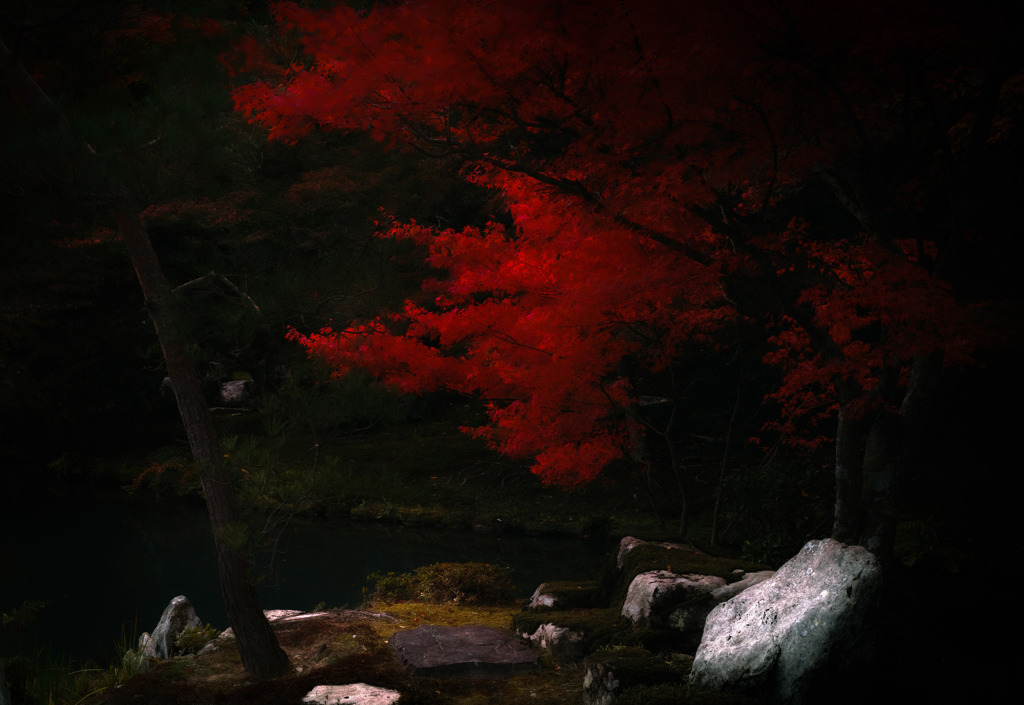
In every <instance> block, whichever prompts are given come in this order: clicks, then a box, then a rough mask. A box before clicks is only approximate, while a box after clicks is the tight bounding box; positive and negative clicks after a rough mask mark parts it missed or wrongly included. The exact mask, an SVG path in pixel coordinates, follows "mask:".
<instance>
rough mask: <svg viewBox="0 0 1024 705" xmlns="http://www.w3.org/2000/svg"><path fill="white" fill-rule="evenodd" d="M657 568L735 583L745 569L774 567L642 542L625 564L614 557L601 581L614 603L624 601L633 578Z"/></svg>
mask: <svg viewBox="0 0 1024 705" xmlns="http://www.w3.org/2000/svg"><path fill="white" fill-rule="evenodd" d="M654 570H666V571H669V572H671V573H675V574H677V575H682V574H686V573H695V574H697V575H714V576H718V577H720V578H722V579H724V580H725V581H726V582H727V583H731V582H735V581H737V580H740V579H742V578H743V575H744V573H752V572H756V571H761V570H772V568H771V566H768V565H765V564H763V563H756V562H754V561H747V560H742V559H737V558H722V557H719V556H712V555H709V554H707V553H704V552H703V551H701V550H699V549H697V548H693V547H688V546H684V545H682V544H679V545H669V546H667V545H663V544H658V543H641V544H640V545H638V546H635V547H634V548H633V549H632V550H630V551H629V552H628V553H627V554H626V555H625V557H624V558H623V561H622V567H621V568H618V566H617V565H616V564H615V559H614V558H613V560H612V563H611V565H610V566H609V567H608V568H606V569H605V572H604V574H603V576H602V581H601V582H602V588H603V590H604V591H605V592H606V593H607V594H608V595H609V602H610V604H613V605H614V604H622V601H623V600H624V599H625V598H626V592H627V591H628V590H629V585H630V583H631V582H633V578H635V577H636V576H637V575H640V574H641V573H647V572H650V571H654ZM739 571H742V572H739Z"/></svg>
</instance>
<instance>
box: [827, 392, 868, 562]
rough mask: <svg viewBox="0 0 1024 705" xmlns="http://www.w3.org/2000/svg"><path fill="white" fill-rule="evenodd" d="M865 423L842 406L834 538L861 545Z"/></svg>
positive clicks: (838, 437)
mask: <svg viewBox="0 0 1024 705" xmlns="http://www.w3.org/2000/svg"><path fill="white" fill-rule="evenodd" d="M863 426H864V424H863V421H861V420H859V419H855V418H853V417H852V416H851V415H850V413H849V412H848V411H847V409H846V408H845V405H841V406H840V407H839V424H838V427H837V428H836V508H835V523H834V524H833V525H832V538H834V539H835V540H836V541H842V542H843V543H857V540H858V538H859V537H860V528H861V510H862V507H861V501H862V496H861V487H862V484H863V461H864V428H863Z"/></svg>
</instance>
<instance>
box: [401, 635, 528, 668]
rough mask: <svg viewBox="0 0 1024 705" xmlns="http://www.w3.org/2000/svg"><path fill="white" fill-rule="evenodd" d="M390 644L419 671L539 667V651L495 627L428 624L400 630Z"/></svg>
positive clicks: (410, 665)
mask: <svg viewBox="0 0 1024 705" xmlns="http://www.w3.org/2000/svg"><path fill="white" fill-rule="evenodd" d="M390 646H391V649H392V651H394V652H395V655H396V656H397V657H398V659H399V660H400V661H402V662H403V663H404V664H405V665H406V666H407V667H408V668H409V669H410V670H411V671H412V672H413V674H415V675H420V676H431V677H434V678H507V677H509V676H512V675H515V674H517V673H522V672H524V671H532V670H534V669H536V668H537V653H536V652H535V651H534V650H533V649H531V648H530V647H529V646H527V645H526V644H524V643H523V642H522V641H521V640H520V639H519V638H518V637H517V636H515V635H514V634H512V633H510V632H506V631H502V630H500V629H493V628H492V627H483V626H467V627H439V626H435V625H428V626H425V627H419V628H418V629H409V630H406V631H402V632H398V633H396V634H395V635H394V636H393V637H391V642H390Z"/></svg>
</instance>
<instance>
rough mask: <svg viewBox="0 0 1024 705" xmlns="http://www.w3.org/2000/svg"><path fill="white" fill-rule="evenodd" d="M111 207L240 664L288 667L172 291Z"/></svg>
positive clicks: (142, 235)
mask: <svg viewBox="0 0 1024 705" xmlns="http://www.w3.org/2000/svg"><path fill="white" fill-rule="evenodd" d="M113 212H114V217H115V218H116V220H117V224H118V228H119V230H120V232H121V236H122V237H123V238H124V241H125V244H126V245H127V247H128V252H129V255H130V256H131V260H132V264H133V266H134V267H135V273H136V274H137V276H138V279H139V285H140V286H141V287H142V293H143V295H144V297H145V300H146V308H147V310H148V311H149V315H150V318H151V319H152V320H153V326H154V327H155V328H156V333H157V337H158V338H159V340H160V347H161V349H162V350H163V355H164V360H165V362H166V363H167V374H168V376H169V377H170V379H171V387H172V388H173V389H174V395H175V397H176V399H177V401H178V410H179V412H180V413H181V420H182V423H184V425H185V432H186V433H187V434H188V440H189V444H190V446H191V448H192V455H193V457H194V458H195V462H196V465H197V467H198V469H199V477H200V480H201V482H202V486H203V492H204V494H205V495H206V507H207V511H208V513H209V516H210V526H211V528H212V529H213V538H214V543H215V545H216V552H217V569H218V572H219V575H220V586H221V593H222V595H223V598H224V604H225V607H226V610H227V615H228V621H229V622H230V624H231V628H232V629H233V630H234V632H235V640H236V642H237V644H238V650H239V653H240V654H241V657H242V665H243V666H244V667H245V670H247V671H249V672H250V673H252V674H253V675H256V676H259V677H261V678H276V677H278V676H281V675H284V674H285V673H287V672H288V671H289V670H290V664H289V662H288V656H287V654H285V652H284V650H283V649H281V646H280V645H279V644H278V642H277V637H276V636H275V634H274V632H273V630H272V629H271V628H270V624H269V622H268V621H267V618H266V617H265V616H264V614H263V610H262V609H261V608H260V605H259V600H258V599H257V596H256V586H255V584H254V582H253V580H252V576H251V572H250V564H249V561H248V559H247V558H246V556H245V554H244V552H243V546H242V545H241V541H240V537H244V525H243V524H242V523H241V522H239V518H238V511H237V508H236V506H235V498H234V494H233V492H232V488H231V484H230V481H229V478H228V477H227V473H226V471H225V468H224V463H223V461H222V458H221V453H220V444H219V443H218V441H217V433H216V429H214V426H213V419H212V418H211V416H210V411H209V408H208V407H207V405H206V401H205V399H204V398H203V395H202V389H201V387H200V383H199V376H198V374H197V373H196V369H195V366H194V365H193V364H192V360H191V358H190V357H189V355H188V350H187V345H186V342H187V338H186V336H185V333H184V331H183V330H182V327H181V325H180V323H179V317H178V312H177V310H176V304H175V301H174V296H173V294H172V293H171V289H170V286H169V285H168V284H167V280H166V279H165V278H164V275H163V271H162V270H161V268H160V262H159V260H158V259H157V256H156V252H155V251H154V250H153V246H152V244H151V242H150V240H149V234H148V233H147V232H146V229H145V226H144V225H143V223H142V220H141V219H140V218H139V216H138V215H137V214H135V213H133V212H130V211H129V210H127V209H125V208H122V207H115V208H114V209H113Z"/></svg>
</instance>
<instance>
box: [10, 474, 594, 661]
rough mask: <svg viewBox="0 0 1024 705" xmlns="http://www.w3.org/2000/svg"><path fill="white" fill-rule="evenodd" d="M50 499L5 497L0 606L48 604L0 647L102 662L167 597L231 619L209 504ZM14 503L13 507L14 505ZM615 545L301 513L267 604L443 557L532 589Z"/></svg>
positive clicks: (208, 615)
mask: <svg viewBox="0 0 1024 705" xmlns="http://www.w3.org/2000/svg"><path fill="white" fill-rule="evenodd" d="M48 500H49V501H48V502H47V503H46V505H45V506H34V507H28V506H21V507H18V506H16V505H13V503H9V502H5V503H4V504H5V505H7V511H5V512H4V513H3V515H2V516H0V530H2V532H3V533H2V536H3V540H2V542H0V550H2V558H0V612H10V611H11V610H12V609H13V608H15V607H18V606H19V605H21V603H22V602H23V601H25V600H43V601H46V602H47V603H48V604H47V606H46V607H45V608H43V610H42V611H41V612H40V614H39V617H38V619H37V620H36V622H35V623H34V624H33V625H32V626H31V627H30V628H27V629H24V630H16V629H12V628H10V627H7V628H0V655H4V656H11V655H13V654H14V653H17V652H18V651H22V650H37V649H39V648H42V647H44V646H45V647H46V648H48V649H49V650H50V652H51V653H54V654H59V655H62V656H65V657H72V658H76V659H81V660H88V659H92V660H97V661H100V662H102V661H104V660H107V659H109V658H110V656H111V655H112V654H113V653H114V650H115V644H117V643H118V641H119V639H120V638H121V634H122V631H123V632H124V633H125V634H126V635H127V637H128V638H129V639H132V640H134V638H135V637H136V636H137V635H138V634H141V633H142V632H143V631H152V629H153V627H154V626H156V623H157V621H158V620H159V619H160V615H161V613H162V612H163V609H164V607H166V606H167V603H168V602H169V601H170V600H171V598H173V597H174V596H176V595H187V596H188V598H189V599H190V600H191V601H192V604H193V605H194V606H195V609H196V612H197V613H198V615H199V617H200V619H202V620H203V621H204V622H207V623H210V624H212V625H214V626H215V627H217V628H218V629H223V628H224V627H226V626H227V619H226V616H225V614H224V608H223V604H222V601H221V597H220V589H219V586H218V582H217V574H216V561H215V558H214V552H213V543H212V539H211V537H210V529H209V524H208V523H207V518H206V510H205V507H203V506H202V505H201V504H199V503H194V502H181V501H174V502H171V501H162V502H161V501H154V500H152V499H148V498H141V497H133V496H128V495H127V494H125V493H123V492H117V491H106V492H98V491H82V492H76V493H73V494H64V495H63V496H51V497H49V498H48ZM12 505H13V506H12ZM610 550H611V546H610V545H608V544H604V543H595V542H592V541H588V540H584V539H577V538H571V537H536V536H524V535H519V534H488V533H478V532H470V531H465V532H458V531H442V530H428V529H419V528H407V527H396V526H380V525H353V524H352V523H351V522H348V521H347V520H326V519H302V520H299V519H296V520H293V522H292V523H291V525H290V526H289V528H288V529H287V531H286V532H285V533H284V534H283V535H282V537H281V539H280V542H279V545H278V550H277V552H276V554H275V557H274V569H273V571H271V573H270V574H269V575H268V576H267V577H266V578H265V579H264V580H263V582H262V583H261V584H260V588H259V592H260V599H261V603H262V605H263V607H264V609H303V610H306V609H312V608H313V607H314V606H315V605H317V604H318V603H320V602H324V603H326V604H327V606H329V607H340V606H349V607H358V606H359V604H360V603H361V601H362V597H363V594H362V590H363V587H364V586H365V585H366V582H367V581H366V577H367V576H368V575H369V574H371V573H374V572H387V571H395V572H399V573H401V572H408V571H410V570H413V569H415V568H417V567H419V566H421V565H427V564H430V563H437V562H448V561H452V562H465V561H478V562H483V563H496V564H500V565H505V566H508V567H509V568H511V569H512V576H513V580H514V582H515V584H516V589H517V593H518V595H519V596H522V597H529V595H530V594H531V593H532V592H533V590H534V589H535V588H536V586H537V585H538V584H539V583H541V582H543V581H545V580H561V579H564V580H577V579H590V578H596V577H597V575H598V573H599V572H600V569H601V566H602V564H603V562H604V560H605V558H606V557H607V555H608V553H609V551H610Z"/></svg>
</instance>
